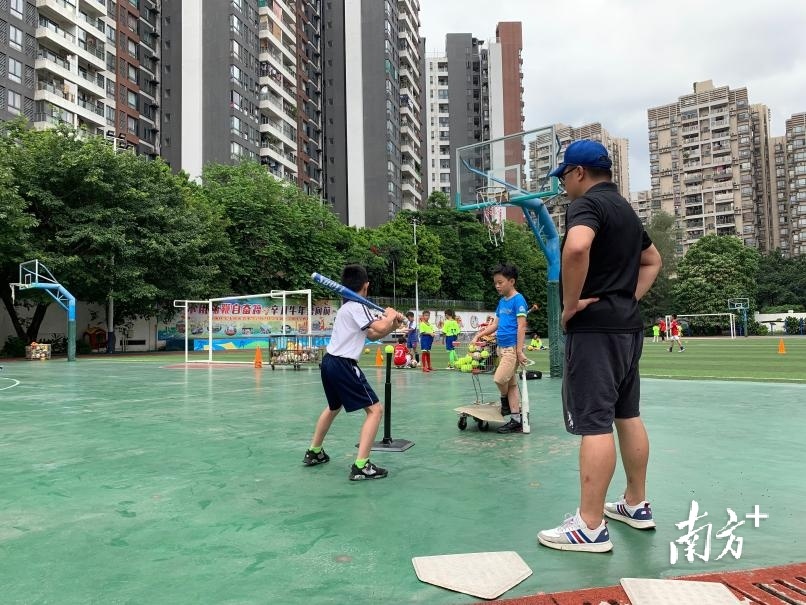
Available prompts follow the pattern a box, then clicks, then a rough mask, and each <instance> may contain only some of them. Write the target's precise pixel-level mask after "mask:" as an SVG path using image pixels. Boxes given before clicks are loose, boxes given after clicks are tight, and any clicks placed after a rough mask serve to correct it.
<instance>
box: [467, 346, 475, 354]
mask: <svg viewBox="0 0 806 605" xmlns="http://www.w3.org/2000/svg"><path fill="white" fill-rule="evenodd" d="M467 350H468V351H470V352H471V353H472V352H473V351H475V350H476V346H475V345H467Z"/></svg>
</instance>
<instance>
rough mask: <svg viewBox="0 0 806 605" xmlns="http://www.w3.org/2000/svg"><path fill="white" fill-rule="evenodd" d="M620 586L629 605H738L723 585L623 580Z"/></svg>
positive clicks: (737, 601)
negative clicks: (686, 604)
mask: <svg viewBox="0 0 806 605" xmlns="http://www.w3.org/2000/svg"><path fill="white" fill-rule="evenodd" d="M621 585H622V586H623V587H624V592H626V593H627V596H628V597H629V599H630V603H632V605H679V604H680V603H697V605H739V604H740V603H742V601H739V600H738V599H736V597H734V596H733V594H732V593H731V592H730V590H728V588H727V587H726V586H725V585H724V584H718V583H716V582H689V581H681V580H649V579H645V578H622V579H621Z"/></svg>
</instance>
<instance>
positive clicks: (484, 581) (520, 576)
mask: <svg viewBox="0 0 806 605" xmlns="http://www.w3.org/2000/svg"><path fill="white" fill-rule="evenodd" d="M411 562H412V564H413V565H414V571H415V572H417V577H418V578H419V579H420V581H421V582H427V583H428V584H433V585H434V586H439V587H441V588H447V589H448V590H454V591H456V592H463V593H465V594H469V595H472V596H474V597H479V598H481V599H495V598H497V597H500V596H501V595H502V594H504V593H505V592H506V591H508V590H509V589H511V588H513V587H514V586H517V585H518V584H520V583H521V582H523V581H524V580H525V579H526V578H528V577H529V576H531V575H532V570H531V569H529V566H528V565H527V564H526V563H525V562H524V560H523V559H521V557H520V555H519V554H518V553H516V552H513V551H504V552H476V553H467V554H460V555H437V556H433V557H414V558H413V559H412V560H411Z"/></svg>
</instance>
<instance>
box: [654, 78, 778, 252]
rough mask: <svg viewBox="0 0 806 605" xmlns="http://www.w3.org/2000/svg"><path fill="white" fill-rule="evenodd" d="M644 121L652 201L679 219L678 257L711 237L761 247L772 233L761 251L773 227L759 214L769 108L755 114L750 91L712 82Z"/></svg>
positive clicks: (760, 108)
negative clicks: (738, 239) (762, 151)
mask: <svg viewBox="0 0 806 605" xmlns="http://www.w3.org/2000/svg"><path fill="white" fill-rule="evenodd" d="M647 114H648V120H649V153H650V170H651V183H652V199H653V200H657V199H659V200H660V201H661V207H662V208H663V210H664V211H665V212H668V213H669V214H672V215H673V216H675V217H676V218H677V224H678V226H679V227H680V233H681V236H680V240H679V242H678V243H679V246H678V251H680V252H685V250H687V249H688V247H689V246H690V245H691V244H693V243H694V242H696V241H697V240H698V239H699V238H701V237H702V236H703V235H707V234H716V235H737V236H739V237H741V238H742V239H743V241H744V242H745V244H747V245H749V246H759V245H761V246H762V247H763V246H764V245H765V242H766V237H767V233H769V230H768V229H765V240H764V241H762V242H761V243H760V242H759V235H758V234H759V231H760V227H761V226H762V225H768V224H769V219H767V218H766V215H765V213H764V212H761V211H759V206H760V205H764V204H766V203H767V202H766V200H764V199H763V196H764V195H765V191H766V186H765V183H764V168H763V166H762V165H763V161H762V158H760V157H759V155H758V154H759V151H758V150H759V149H760V148H761V147H763V146H764V145H763V143H762V142H763V141H766V137H767V128H768V126H767V124H768V118H767V117H766V116H767V110H766V108H765V107H764V106H763V105H759V106H753V107H751V106H750V104H749V102H748V97H747V89H746V88H739V89H730V88H729V87H727V86H720V87H716V86H714V84H713V82H712V81H711V80H707V81H704V82H697V83H695V84H694V90H693V92H692V93H691V94H687V95H683V96H681V97H680V98H679V99H678V100H677V101H675V102H673V103H670V104H667V105H662V106H659V107H654V108H651V109H649V110H648V112H647ZM754 116H755V117H754ZM756 158H758V160H757V159H756ZM756 163H758V168H757V167H756Z"/></svg>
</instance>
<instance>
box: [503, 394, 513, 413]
mask: <svg viewBox="0 0 806 605" xmlns="http://www.w3.org/2000/svg"><path fill="white" fill-rule="evenodd" d="M511 413H512V410H510V409H509V397H507V396H506V395H504V396H503V397H501V415H502V416H509V415H510V414H511Z"/></svg>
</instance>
